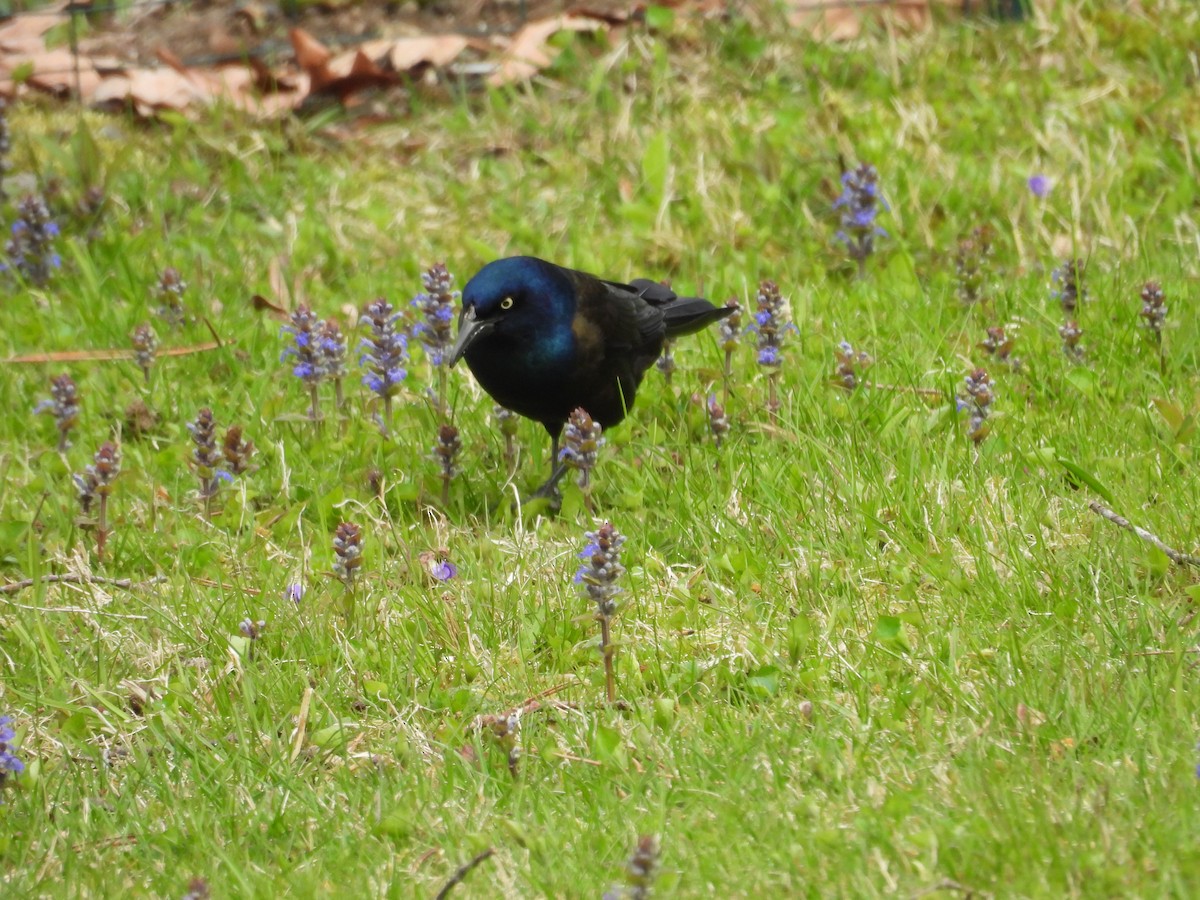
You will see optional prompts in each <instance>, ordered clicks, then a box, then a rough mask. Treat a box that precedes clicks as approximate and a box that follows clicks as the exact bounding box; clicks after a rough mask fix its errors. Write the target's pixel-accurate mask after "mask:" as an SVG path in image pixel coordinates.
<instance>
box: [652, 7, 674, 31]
mask: <svg viewBox="0 0 1200 900" xmlns="http://www.w3.org/2000/svg"><path fill="white" fill-rule="evenodd" d="M674 24H675V11H674V10H672V9H668V8H667V7H665V6H647V7H646V27H647V28H649V29H650V30H651V31H670V30H671V27H672V26H673V25H674Z"/></svg>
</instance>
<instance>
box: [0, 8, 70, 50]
mask: <svg viewBox="0 0 1200 900" xmlns="http://www.w3.org/2000/svg"><path fill="white" fill-rule="evenodd" d="M66 21H67V17H66V16H65V15H63V14H62V13H57V12H56V13H32V14H27V15H20V16H17V17H16V18H14V19H13V20H12V21H11V22H9V23H8V24H6V25H3V26H0V49H4V50H8V51H10V52H11V51H13V50H15V49H17V48H21V47H26V46H29V45H30V44H31V43H36V45H37V46H41V47H45V46H46V44H45V42H44V41H42V39H41V38H42V36H43V35H44V34H45V33H46V32H47V31H49V30H50V29H51V28H54V27H55V26H56V25H62V24H63V23H64V22H66Z"/></svg>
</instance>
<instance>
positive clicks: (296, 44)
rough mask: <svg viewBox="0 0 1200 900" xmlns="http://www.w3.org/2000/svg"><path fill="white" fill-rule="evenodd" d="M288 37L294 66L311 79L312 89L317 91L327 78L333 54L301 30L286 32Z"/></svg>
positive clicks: (295, 29)
mask: <svg viewBox="0 0 1200 900" xmlns="http://www.w3.org/2000/svg"><path fill="white" fill-rule="evenodd" d="M288 37H289V38H291V41H292V52H293V53H294V54H295V55H296V65H298V66H299V67H300V68H301V69H303V70H304V71H305V72H307V73H308V74H309V77H311V78H312V80H313V89H314V90H316V89H318V88H319V87H320V85H321V84H323V83H324V81H325V80H326V79H327V78H328V67H329V60H330V59H332V58H333V54H332V53H330V52H329V50H328V49H327V48H326V47H325V45H324V44H322V43H321V42H320V41H318V40H317V39H316V38H315V37H313V36H312V35H311V34H309V33H308V32H307V31H305V30H304V29H303V28H293V29H292V30H291V31H289V32H288Z"/></svg>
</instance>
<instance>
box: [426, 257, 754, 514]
mask: <svg viewBox="0 0 1200 900" xmlns="http://www.w3.org/2000/svg"><path fill="white" fill-rule="evenodd" d="M731 311H732V310H730V309H728V308H725V307H717V306H714V305H713V304H711V303H709V302H708V301H707V300H703V299H701V298H699V297H680V296H678V295H677V294H676V293H675V292H674V291H672V290H671V289H670V288H668V287H666V286H664V285H662V284H659V283H658V282H655V281H648V280H646V279H643V278H638V279H635V280H634V281H631V282H630V283H629V284H621V283H619V282H615V281H604V280H602V279H600V278H596V277H595V276H594V275H588V274H586V273H584V272H577V271H575V270H573V269H564V268H563V267H562V266H556V265H554V264H553V263H549V262H546V261H545V260H541V259H536V258H535V257H532V256H514V257H511V258H509V259H500V260H496V261H495V262H491V263H488V264H487V265H486V266H484V267H483V268H482V269H480V270H479V272H478V274H476V275H475V277H474V278H472V279H471V280H470V281H468V282H467V284H466V287H464V288H463V294H462V313H461V314H460V315H459V319H458V329H459V330H458V339H457V340H456V341H455V343H454V346H453V347H452V348H451V350H450V355H449V360H450V365H454V364H455V363H456V362H458V360H459V359H461V358H463V357H466V360H467V365H468V366H469V367H470V369H471V372H472V373H474V375H475V377H476V378H477V379H478V380H479V383H480V384H481V385H482V386H483V389H484V390H485V391H487V392H488V393H489V394H491V395H492V397H493V398H494V399H495V400H496V402H497V403H499V404H500V405H501V406H504V407H507V408H508V409H511V410H513V411H515V412H518V413H520V414H521V415H523V416H525V417H527V418H530V419H534V420H536V421H538V422H541V423H542V425H544V426H545V428H546V430H547V431H548V432H550V440H551V446H552V453H551V466H552V467H553V468H552V472H551V476H550V479H549V481H547V482H546V483H545V484H544V485H542V487H541V488H540V489H539V491H538V493H539V494H544V493H546V492H549V491H553V489H554V486H555V484H556V483H557V481H558V479H559V478H560V477H562V474H563V471H564V469H563V467H562V466H561V465H559V460H558V440H559V435H560V434H561V432H562V428H563V424H564V423H565V422H566V420H567V417H568V416H569V415H570V414H571V412H572V411H573V410H575V409H577V408H579V407H582V408H583V409H585V410H587V412H588V413H589V414H590V415H591V416H592V418H593V419H595V420H596V421H597V422H599V423H600V424H601V425H602V426H603V427H605V428H609V427H611V426H613V425H616V424H617V423H618V422H620V421H621V420H622V419H624V418H625V414H626V413H627V412H628V411H629V408H630V407H632V406H633V398H634V395H635V394H636V393H637V389H638V385H639V384H641V381H642V375H643V374H644V373H645V371H646V369H647V368H649V367H650V366H651V365H653V363H654V361H655V360H656V359H658V356H659V354H660V353H661V352H662V349H663V342H664V341H665V340H666V339H667V338H672V337H676V336H678V335H683V334H691V333H692V332H695V331H699V330H700V329H701V328H703V327H704V326H706V325H709V324H711V323H712V322H715V321H717V320H718V319H721V318H723V317H724V316H726V315H728V314H729V313H730V312H731Z"/></svg>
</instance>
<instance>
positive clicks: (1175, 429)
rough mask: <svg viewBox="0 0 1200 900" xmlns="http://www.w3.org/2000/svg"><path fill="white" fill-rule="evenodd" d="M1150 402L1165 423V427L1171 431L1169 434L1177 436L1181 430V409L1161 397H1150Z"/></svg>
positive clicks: (1182, 418)
mask: <svg viewBox="0 0 1200 900" xmlns="http://www.w3.org/2000/svg"><path fill="white" fill-rule="evenodd" d="M1150 402H1151V403H1153V404H1154V408H1155V409H1157V410H1158V414H1159V415H1160V416H1162V418H1163V421H1164V422H1166V423H1167V427H1168V428H1170V429H1171V433H1172V434H1178V433H1179V430H1180V429H1181V428H1183V420H1184V411H1183V407H1182V406H1180V405H1179V404H1178V403H1175V402H1174V401H1171V400H1167V399H1165V398H1163V397H1152V398H1151V399H1150Z"/></svg>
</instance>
